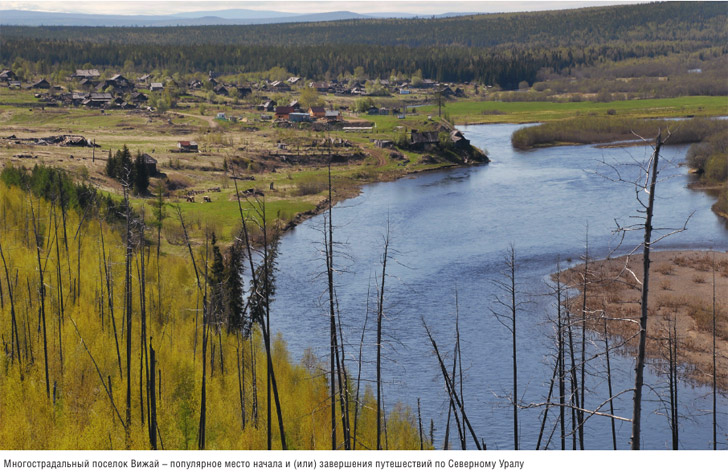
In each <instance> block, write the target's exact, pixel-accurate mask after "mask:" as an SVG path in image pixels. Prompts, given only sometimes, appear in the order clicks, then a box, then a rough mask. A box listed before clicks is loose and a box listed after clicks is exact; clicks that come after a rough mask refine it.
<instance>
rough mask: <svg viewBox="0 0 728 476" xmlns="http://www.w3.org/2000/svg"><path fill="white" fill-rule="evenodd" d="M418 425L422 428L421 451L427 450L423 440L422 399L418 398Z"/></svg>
mask: <svg viewBox="0 0 728 476" xmlns="http://www.w3.org/2000/svg"><path fill="white" fill-rule="evenodd" d="M417 423H418V424H419V427H420V451H422V450H424V449H425V442H424V440H423V439H422V411H421V410H420V399H419V397H417Z"/></svg>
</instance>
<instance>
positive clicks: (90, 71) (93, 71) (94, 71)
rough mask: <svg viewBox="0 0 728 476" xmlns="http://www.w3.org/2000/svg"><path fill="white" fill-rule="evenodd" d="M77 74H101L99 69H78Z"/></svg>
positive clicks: (87, 75)
mask: <svg viewBox="0 0 728 476" xmlns="http://www.w3.org/2000/svg"><path fill="white" fill-rule="evenodd" d="M76 76H84V77H97V76H101V73H99V70H98V69H77V70H76Z"/></svg>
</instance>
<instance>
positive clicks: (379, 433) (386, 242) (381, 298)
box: [377, 222, 389, 450]
mask: <svg viewBox="0 0 728 476" xmlns="http://www.w3.org/2000/svg"><path fill="white" fill-rule="evenodd" d="M388 253H389V222H387V234H386V236H385V238H384V255H383V257H382V284H381V286H380V288H379V305H378V306H377V449H378V450H381V449H382V422H381V418H382V408H381V405H382V318H383V317H384V280H385V278H386V276H387V256H388Z"/></svg>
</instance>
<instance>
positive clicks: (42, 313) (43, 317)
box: [28, 193, 51, 400]
mask: <svg viewBox="0 0 728 476" xmlns="http://www.w3.org/2000/svg"><path fill="white" fill-rule="evenodd" d="M28 202H29V203H30V213H31V220H32V222H33V235H34V236H35V251H36V256H37V258H38V279H39V288H38V292H39V295H40V309H39V311H40V317H41V322H42V323H43V358H44V363H45V382H46V397H47V398H48V399H49V400H50V398H51V384H50V378H49V375H48V335H47V333H46V315H45V282H44V281H43V265H42V264H41V261H40V244H41V239H40V237H39V236H38V227H37V225H36V223H35V210H34V209H33V200H32V199H31V198H30V193H29V196H28ZM29 295H30V294H29Z"/></svg>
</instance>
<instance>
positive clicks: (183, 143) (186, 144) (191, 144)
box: [179, 140, 197, 147]
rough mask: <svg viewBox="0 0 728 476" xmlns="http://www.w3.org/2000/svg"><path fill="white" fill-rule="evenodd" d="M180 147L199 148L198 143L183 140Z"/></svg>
mask: <svg viewBox="0 0 728 476" xmlns="http://www.w3.org/2000/svg"><path fill="white" fill-rule="evenodd" d="M179 145H180V147H190V146H197V142H195V141H192V140H181V141H179Z"/></svg>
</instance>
